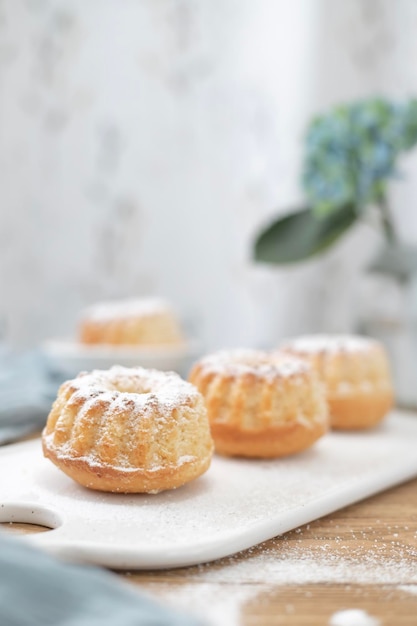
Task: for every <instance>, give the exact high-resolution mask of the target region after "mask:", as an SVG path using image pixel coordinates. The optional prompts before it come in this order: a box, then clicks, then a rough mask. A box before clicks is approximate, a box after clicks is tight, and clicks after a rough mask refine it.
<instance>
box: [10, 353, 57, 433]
mask: <svg viewBox="0 0 417 626" xmlns="http://www.w3.org/2000/svg"><path fill="white" fill-rule="evenodd" d="M61 382H62V379H59V378H53V377H52V376H51V374H50V373H49V372H48V370H47V368H46V364H45V362H44V360H43V358H42V356H41V355H40V354H39V353H38V352H31V353H27V354H23V355H17V354H13V353H7V352H6V353H3V354H2V355H1V358H0V445H2V444H5V443H11V442H13V441H17V440H18V439H20V438H22V437H24V436H25V435H28V434H30V433H33V432H37V431H39V430H41V429H42V428H43V426H44V424H45V422H46V418H47V416H48V413H49V411H50V409H51V405H52V402H53V401H54V399H55V397H56V393H57V390H58V387H59V385H60V384H61Z"/></svg>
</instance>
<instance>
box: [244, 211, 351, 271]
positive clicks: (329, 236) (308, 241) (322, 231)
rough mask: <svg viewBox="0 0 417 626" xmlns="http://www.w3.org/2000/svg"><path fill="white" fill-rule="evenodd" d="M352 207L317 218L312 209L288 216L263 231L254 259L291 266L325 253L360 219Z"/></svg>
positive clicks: (255, 246)
mask: <svg viewBox="0 0 417 626" xmlns="http://www.w3.org/2000/svg"><path fill="white" fill-rule="evenodd" d="M357 217H358V216H357V213H356V212H355V209H354V207H353V206H352V205H350V204H349V205H345V206H342V207H339V209H338V210H337V212H334V213H331V214H329V215H327V216H326V217H320V218H317V217H316V216H315V215H314V212H313V211H312V209H311V208H310V207H308V208H304V209H302V210H300V211H298V212H296V213H291V214H289V215H285V216H284V217H281V218H279V219H278V220H276V221H274V222H273V223H272V224H270V225H269V226H267V227H266V228H265V229H264V230H262V231H261V232H260V233H259V234H258V235H257V237H256V239H255V242H254V259H255V260H256V261H262V262H264V263H274V264H278V265H281V264H289V263H297V262H299V261H305V260H306V259H309V258H310V257H312V256H314V255H316V254H319V253H320V252H324V251H325V250H326V249H327V248H329V247H330V246H331V245H332V244H333V243H334V242H335V241H336V240H337V239H339V237H341V236H342V235H343V234H344V233H345V232H346V231H347V230H348V228H350V226H352V224H353V223H354V222H355V221H356V219H357Z"/></svg>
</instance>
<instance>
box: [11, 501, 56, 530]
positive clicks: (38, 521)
mask: <svg viewBox="0 0 417 626" xmlns="http://www.w3.org/2000/svg"><path fill="white" fill-rule="evenodd" d="M61 524H62V520H61V518H60V516H59V515H58V514H57V513H56V512H55V511H53V510H51V509H47V508H46V507H44V506H41V505H39V504H37V503H35V504H31V503H25V504H21V503H19V504H18V503H13V502H9V503H7V504H0V525H1V528H2V530H5V531H8V532H11V533H14V534H22V535H23V534H33V533H42V532H46V531H48V530H54V529H55V528H58V527H59V526H61Z"/></svg>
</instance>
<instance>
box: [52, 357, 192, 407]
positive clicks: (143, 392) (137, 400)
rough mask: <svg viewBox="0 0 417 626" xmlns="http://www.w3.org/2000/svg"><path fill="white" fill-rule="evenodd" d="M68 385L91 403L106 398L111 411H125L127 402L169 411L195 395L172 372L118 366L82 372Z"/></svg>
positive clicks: (135, 405) (76, 393)
mask: <svg viewBox="0 0 417 626" xmlns="http://www.w3.org/2000/svg"><path fill="white" fill-rule="evenodd" d="M64 384H65V383H64ZM71 387H72V388H74V396H75V397H76V398H84V399H85V400H86V401H87V400H88V401H89V400H90V399H91V400H92V401H93V402H94V400H96V399H97V398H100V399H102V400H110V401H111V402H112V410H114V411H117V410H126V408H127V406H129V405H131V406H132V408H133V409H136V410H144V409H145V408H146V407H149V408H155V406H157V407H158V410H159V411H162V412H164V411H166V412H167V413H170V412H171V411H172V410H173V409H174V408H177V407H179V406H182V405H184V404H186V403H188V402H189V401H190V399H194V400H195V399H196V398H197V397H198V395H199V393H198V391H197V389H196V388H195V387H194V386H193V385H191V384H190V383H188V382H186V381H185V380H183V379H182V378H181V377H180V376H179V375H178V374H176V373H175V372H162V371H159V370H148V369H145V368H143V367H132V368H127V367H123V366H121V365H114V366H113V367H112V368H110V369H109V370H93V371H92V372H82V373H81V374H79V376H77V378H75V379H74V380H73V381H71Z"/></svg>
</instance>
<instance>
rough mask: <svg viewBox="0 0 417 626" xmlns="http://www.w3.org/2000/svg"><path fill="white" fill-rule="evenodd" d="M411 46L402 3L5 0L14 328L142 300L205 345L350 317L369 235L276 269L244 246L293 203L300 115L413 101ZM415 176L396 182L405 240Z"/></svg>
mask: <svg viewBox="0 0 417 626" xmlns="http://www.w3.org/2000/svg"><path fill="white" fill-rule="evenodd" d="M416 53H417V2H415V1H414V0H396V2H392V1H391V0H348V1H347V2H346V1H345V2H343V3H342V2H334V0H292V2H285V1H284V0H258V1H257V2H254V1H253V0H199V1H198V2H196V1H195V0H89V2H85V0H0V199H1V205H0V207H1V209H0V290H1V291H0V293H1V298H0V314H1V315H3V316H5V317H6V318H7V324H8V326H7V328H8V336H9V338H10V339H11V340H12V341H14V342H15V343H18V344H21V345H33V344H36V343H37V342H38V341H40V340H42V339H43V338H45V337H51V336H57V335H68V334H71V333H72V332H73V331H74V328H75V322H76V318H77V315H78V313H79V311H80V309H82V308H83V307H84V306H85V305H87V304H90V303H92V302H95V301H97V300H99V299H103V298H110V297H121V296H127V295H142V294H160V295H164V296H166V297H168V298H169V299H171V300H173V301H174V302H175V304H176V305H177V306H178V308H179V309H180V311H181V312H182V313H183V314H184V315H185V316H186V317H191V318H193V319H194V320H196V321H197V323H198V325H199V332H200V334H201V336H202V338H203V340H204V342H205V344H206V346H207V347H208V348H216V347H219V346H224V345H228V346H231V345H253V346H255V345H268V344H272V343H274V342H275V341H277V340H278V338H279V337H281V336H283V335H288V334H292V333H295V332H303V331H308V330H320V329H328V330H346V329H349V328H350V327H352V325H353V323H354V309H355V306H354V302H355V298H356V287H357V282H358V276H359V273H360V268H361V267H362V265H363V262H364V259H365V258H366V257H367V255H368V254H369V250H370V249H371V248H372V247H373V246H374V245H376V242H377V236H376V235H375V234H374V233H372V232H371V231H370V229H369V228H366V227H363V228H359V229H356V232H353V233H352V234H351V235H350V236H349V237H347V238H346V240H345V241H344V242H343V244H342V245H341V246H340V247H338V249H337V250H334V251H333V252H332V253H331V254H330V255H329V256H327V257H326V258H324V259H320V260H318V261H315V262H313V263H309V264H307V265H305V266H302V267H300V268H294V269H291V270H286V271H283V270H281V269H276V268H267V267H263V266H255V265H254V264H253V263H252V262H251V261H250V249H251V241H252V239H253V237H254V233H255V231H256V229H257V228H258V227H259V226H260V224H262V223H263V222H265V220H267V219H268V218H269V217H271V216H272V215H274V214H275V213H276V212H277V210H280V211H284V210H285V209H286V208H287V207H288V206H291V205H292V204H293V203H294V202H295V201H296V200H297V199H298V197H299V192H298V187H297V176H298V168H299V164H300V143H299V140H300V136H301V134H302V131H303V129H304V127H305V124H306V122H307V120H308V118H309V117H310V115H311V114H312V112H314V111H316V110H319V109H321V108H323V107H326V106H328V105H329V104H332V103H333V102H336V101H339V100H341V99H344V98H352V97H357V96H360V95H365V94H371V93H375V92H379V93H387V94H393V95H396V96H399V97H401V96H404V95H407V94H410V93H416V92H417V64H416V63H415V60H416V58H417V56H416ZM405 167H406V169H407V170H408V171H409V172H410V173H411V174H412V173H413V172H414V173H417V162H416V159H415V158H414V159H411V160H409V161H408V162H407V163H406V164H405ZM415 180H417V179H416V177H415V176H414V177H413V176H412V175H411V176H410V177H409V179H408V181H407V183H406V184H403V185H402V186H401V188H398V189H397V190H394V192H395V193H394V199H395V203H396V205H398V207H399V210H398V218H399V220H400V222H401V227H402V231H403V232H404V233H405V234H406V235H407V236H408V237H409V238H416V237H417V211H415V210H414V203H415V202H416V199H417V184H416V182H415ZM341 285H343V289H342V288H341Z"/></svg>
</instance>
